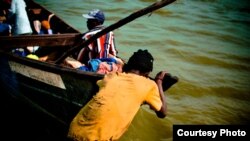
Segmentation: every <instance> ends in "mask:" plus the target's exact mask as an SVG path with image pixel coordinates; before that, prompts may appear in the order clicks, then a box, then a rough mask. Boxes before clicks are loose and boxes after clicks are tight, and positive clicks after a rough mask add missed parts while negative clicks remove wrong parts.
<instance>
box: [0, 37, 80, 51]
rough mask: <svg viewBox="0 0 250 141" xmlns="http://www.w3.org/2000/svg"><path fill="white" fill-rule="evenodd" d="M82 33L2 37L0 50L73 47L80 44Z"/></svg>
mask: <svg viewBox="0 0 250 141" xmlns="http://www.w3.org/2000/svg"><path fill="white" fill-rule="evenodd" d="M80 40H81V34H80V33H69V34H68V33H66V34H53V35H22V36H1V38H0V49H1V50H10V49H13V48H22V47H27V46H46V47H58V46H73V45H74V44H75V43H77V42H80Z"/></svg>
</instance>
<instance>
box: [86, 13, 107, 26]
mask: <svg viewBox="0 0 250 141" xmlns="http://www.w3.org/2000/svg"><path fill="white" fill-rule="evenodd" d="M82 16H83V17H84V18H86V19H87V27H88V29H93V28H94V27H95V26H97V25H101V24H103V23H104V21H105V16H104V13H103V12H102V11H101V10H99V9H93V10H91V11H89V13H88V14H83V15H82Z"/></svg>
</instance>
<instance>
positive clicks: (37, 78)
mask: <svg viewBox="0 0 250 141" xmlns="http://www.w3.org/2000/svg"><path fill="white" fill-rule="evenodd" d="M26 4H27V10H36V11H43V12H44V13H46V14H47V15H49V14H52V12H50V11H49V10H47V9H45V8H44V7H43V6H41V5H39V4H38V3H35V2H34V1H32V0H26ZM54 25H55V26H54ZM51 26H52V30H53V31H54V32H56V33H59V34H52V35H35V34H34V35H20V36H0V47H1V49H0V66H1V68H0V73H1V74H0V86H1V91H2V92H1V93H2V94H1V95H2V96H1V104H3V105H2V106H1V108H2V111H4V112H3V113H2V114H1V115H5V116H4V117H5V118H4V119H5V121H7V125H6V129H5V131H6V132H4V135H5V136H8V138H16V137H17V138H18V139H20V138H21V139H22V138H23V139H34V138H33V137H36V138H37V137H40V139H41V140H48V139H50V140H51V139H53V138H54V139H53V140H64V139H65V137H66V135H67V134H66V132H67V129H68V126H69V123H70V121H71V120H72V118H73V117H74V116H75V115H76V113H77V112H78V111H79V109H80V108H81V107H82V106H83V105H85V104H86V103H87V102H88V101H89V100H90V99H91V98H92V96H93V95H94V94H95V92H96V91H97V90H98V87H97V85H96V81H97V80H99V79H101V78H102V77H103V75H101V74H97V73H93V72H84V71H80V70H76V69H73V68H68V67H63V66H61V65H58V64H55V63H53V62H42V61H38V60H33V59H29V58H26V57H20V56H18V55H15V54H13V53H12V52H11V50H12V49H14V48H21V47H27V46H40V47H49V48H54V49H58V50H59V49H60V50H63V49H67V48H70V47H72V46H74V44H75V43H77V42H78V40H79V39H81V38H80V37H81V35H80V32H79V31H77V30H75V29H74V28H73V27H71V26H70V25H68V24H67V23H66V22H64V21H63V20H62V19H60V18H59V17H57V16H56V15H54V16H53V18H52V19H51ZM16 113H18V115H16ZM34 119H36V120H35V121H33V120H34ZM12 126H13V127H12ZM22 126H23V127H22ZM25 126H26V127H25ZM8 128H11V129H9V130H7V129H8ZM12 133H13V135H18V136H13V135H12ZM27 133H28V134H27ZM40 139H39V140H40Z"/></svg>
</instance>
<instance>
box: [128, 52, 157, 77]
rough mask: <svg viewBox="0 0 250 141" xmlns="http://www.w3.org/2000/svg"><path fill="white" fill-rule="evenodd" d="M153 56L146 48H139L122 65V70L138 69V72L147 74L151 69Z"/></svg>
mask: <svg viewBox="0 0 250 141" xmlns="http://www.w3.org/2000/svg"><path fill="white" fill-rule="evenodd" d="M153 61H154V58H153V56H152V55H151V54H150V53H149V52H148V51H147V50H141V49H139V50H138V51H137V52H134V54H133V55H132V56H131V57H130V58H129V60H128V62H127V64H125V65H124V68H123V71H124V72H129V71H131V70H138V71H139V72H140V74H149V73H150V72H152V71H153Z"/></svg>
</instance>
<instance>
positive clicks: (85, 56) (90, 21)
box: [76, 9, 117, 64]
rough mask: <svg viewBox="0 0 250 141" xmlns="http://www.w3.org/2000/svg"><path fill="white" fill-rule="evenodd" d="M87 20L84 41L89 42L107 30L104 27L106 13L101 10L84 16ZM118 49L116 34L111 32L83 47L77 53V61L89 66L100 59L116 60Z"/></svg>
mask: <svg viewBox="0 0 250 141" xmlns="http://www.w3.org/2000/svg"><path fill="white" fill-rule="evenodd" d="M82 16H83V17H85V18H86V19H87V27H88V29H89V31H87V32H86V33H85V34H84V36H83V37H82V38H83V40H88V39H89V38H90V37H92V36H93V35H95V34H96V33H97V32H100V31H101V30H102V29H104V28H105V26H104V25H103V23H104V21H105V16H104V13H103V12H102V11H101V10H99V9H93V10H91V11H90V12H89V13H88V14H83V15H82ZM116 56H117V49H116V46H115V40H114V33H113V32H112V31H111V32H109V33H107V34H105V35H102V36H101V37H99V38H98V39H97V40H96V41H94V42H92V43H90V44H89V45H88V46H86V47H83V48H82V49H81V50H80V51H79V52H77V53H76V59H77V60H78V61H80V62H81V63H83V64H88V61H89V60H91V59H98V58H116Z"/></svg>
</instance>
